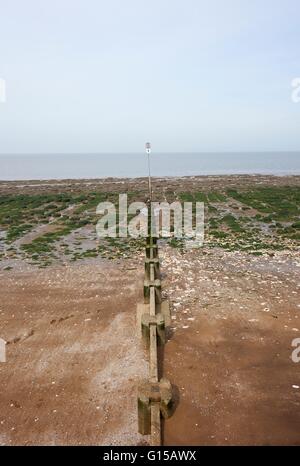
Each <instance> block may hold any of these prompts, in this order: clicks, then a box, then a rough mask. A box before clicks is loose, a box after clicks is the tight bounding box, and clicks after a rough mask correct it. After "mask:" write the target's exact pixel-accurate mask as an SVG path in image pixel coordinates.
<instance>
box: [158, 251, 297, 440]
mask: <svg viewBox="0 0 300 466" xmlns="http://www.w3.org/2000/svg"><path fill="white" fill-rule="evenodd" d="M165 265H166V266H167V269H168V273H167V277H166V279H165V287H166V288H167V289H169V292H170V295H171V297H172V301H173V304H174V305H173V322H174V329H173V332H174V333H173V336H172V338H171V340H170V341H169V342H168V343H167V345H166V349H165V355H164V373H165V375H166V376H167V377H168V378H169V379H170V380H171V381H172V382H173V383H174V384H175V385H176V389H175V391H176V393H177V397H178V398H179V403H178V406H177V409H176V411H175V414H174V415H173V417H172V418H171V419H169V420H168V421H166V423H165V435H164V442H165V444H166V445H224V444H225V445H278V444H284V445H292V444H294V445H295V444H296V445H300V363H298V364H297V363H294V362H293V361H292V359H291V353H292V350H293V348H292V346H291V342H292V340H293V339H294V338H297V337H298V338H299V337H300V317H299V313H300V306H299V271H300V269H299V263H298V264H297V262H296V260H295V259H293V258H289V257H288V256H285V254H278V255H277V257H276V258H272V259H270V258H268V257H260V258H254V257H253V256H252V258H251V257H247V256H245V255H244V256H243V255H242V254H239V253H224V252H221V251H219V252H217V251H215V252H214V254H212V255H204V256H203V255H202V257H200V258H198V257H197V256H195V254H190V255H189V256H187V257H185V259H184V260H183V259H180V258H179V257H177V258H176V256H173V258H168V257H166V260H165ZM297 265H298V266H297ZM179 270H180V273H178V272H179ZM174 271H175V274H174ZM183 276H185V279H183ZM177 303H180V304H179V306H178V305H177Z"/></svg>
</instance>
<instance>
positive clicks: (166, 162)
mask: <svg viewBox="0 0 300 466" xmlns="http://www.w3.org/2000/svg"><path fill="white" fill-rule="evenodd" d="M147 169H148V168H147V156H146V155H145V154H144V153H141V154H136V153H129V154H125V153H123V154H105V153H101V154H41V155H25V154H24V155H0V180H29V179H31V180H33V179H38V180H40V179H41V180H42V179H63V178H102V177H108V176H114V177H140V176H146V175H147ZM151 172H152V175H154V176H185V175H219V174H243V173H245V174H254V173H257V174H275V175H286V174H292V175H296V174H298V175H299V174H300V152H297V153H296V152H276V153H245V152H243V153H155V152H153V153H152V154H151Z"/></svg>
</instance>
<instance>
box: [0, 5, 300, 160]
mask: <svg viewBox="0 0 300 466" xmlns="http://www.w3.org/2000/svg"><path fill="white" fill-rule="evenodd" d="M297 76H300V2H299V0H295V1H293V0H280V1H279V0H263V1H262V0H251V1H250V0H226V1H225V0H218V1H217V0H209V1H201V0H181V1H178V0H147V1H146V0H106V1H103V0H51V1H50V0H44V1H41V0H26V1H24V0H0V78H3V79H5V80H6V93H7V95H6V97H7V101H6V103H1V102H0V153H10V152H22V153H23V152H27V153H36V152H37V153H39V152H123V151H125V152H129V151H134V152H137V151H140V150H143V146H144V142H145V141H146V140H148V139H149V140H151V141H152V144H153V148H154V149H155V150H157V151H240V150H244V151H255V150H259V151H261V150H299V149H300V103H298V104H295V103H293V102H292V99H291V93H292V87H291V81H292V79H293V78H295V77H297Z"/></svg>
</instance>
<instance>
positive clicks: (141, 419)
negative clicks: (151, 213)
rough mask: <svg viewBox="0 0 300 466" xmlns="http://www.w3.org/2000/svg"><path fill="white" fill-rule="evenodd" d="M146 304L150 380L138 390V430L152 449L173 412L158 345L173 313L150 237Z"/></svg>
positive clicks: (143, 322)
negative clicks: (162, 373)
mask: <svg viewBox="0 0 300 466" xmlns="http://www.w3.org/2000/svg"><path fill="white" fill-rule="evenodd" d="M145 252H146V254H145V279H144V303H142V304H138V307H137V316H138V325H139V327H140V329H141V335H142V339H143V342H144V345H145V346H146V348H148V349H149V377H148V379H145V380H143V381H142V382H141V383H140V384H139V387H138V427H139V432H140V433H141V434H143V435H150V443H151V445H153V446H158V445H161V442H162V432H161V416H163V417H164V418H167V417H169V416H170V415H171V411H172V405H173V402H172V387H171V384H170V382H169V381H168V380H167V379H165V378H163V377H162V378H160V374H159V361H158V350H157V349H158V345H163V344H164V343H165V339H166V337H165V335H166V327H168V326H169V325H170V309H169V303H168V301H167V300H163V299H162V294H161V277H160V264H159V258H158V247H157V238H155V237H152V236H151V234H149V236H148V237H147V240H146V251H145Z"/></svg>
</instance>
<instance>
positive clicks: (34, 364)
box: [0, 261, 147, 445]
mask: <svg viewBox="0 0 300 466" xmlns="http://www.w3.org/2000/svg"><path fill="white" fill-rule="evenodd" d="M137 272H138V269H137V268H134V269H133V270H128V271H127V272H126V273H125V272H124V264H122V263H121V262H119V263H118V264H116V263H114V265H112V264H109V263H106V264H102V263H97V261H90V262H86V263H85V264H83V263H80V265H77V264H76V265H75V264H73V265H72V266H66V267H51V268H47V269H45V270H42V271H41V270H38V269H36V268H35V269H33V268H28V269H27V270H26V269H25V268H24V269H23V270H20V271H17V272H16V271H14V270H11V271H4V272H3V271H2V273H1V277H0V278H1V289H0V303H1V305H0V328H1V337H3V338H4V339H5V340H6V341H7V342H8V344H7V362H6V363H0V380H1V395H0V444H4V445H36V444H43V445H45V444H46V445H62V444H68V445H70V444H76V445H77V444H89V445H91V444H136V443H139V442H143V441H144V438H142V437H141V436H140V435H138V433H137V419H136V386H137V383H138V380H139V378H140V377H141V376H142V377H143V376H145V375H146V373H147V367H146V362H145V360H144V359H143V353H142V352H141V350H140V349H139V346H138V344H137V343H138V342H137V338H136V326H135V307H136V302H137V301H138V299H140V298H141V297H140V294H141V290H142V281H141V279H140V278H139V276H138V275H137Z"/></svg>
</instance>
